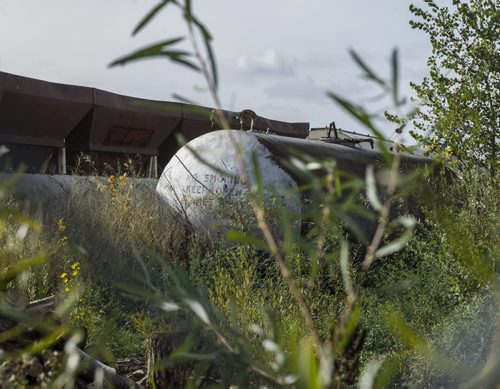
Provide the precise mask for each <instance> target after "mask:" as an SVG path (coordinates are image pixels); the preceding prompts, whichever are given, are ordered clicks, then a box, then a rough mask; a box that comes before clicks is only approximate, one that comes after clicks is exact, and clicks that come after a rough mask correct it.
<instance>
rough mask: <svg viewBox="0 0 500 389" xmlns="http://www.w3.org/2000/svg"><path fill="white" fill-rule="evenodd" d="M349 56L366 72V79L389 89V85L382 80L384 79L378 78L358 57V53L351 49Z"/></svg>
mask: <svg viewBox="0 0 500 389" xmlns="http://www.w3.org/2000/svg"><path fill="white" fill-rule="evenodd" d="M349 54H350V55H351V57H352V59H353V60H354V62H356V63H357V64H358V66H359V67H360V68H361V69H363V71H364V72H365V77H366V78H368V79H370V80H373V81H375V82H376V83H377V84H379V85H380V86H382V88H384V89H388V88H387V84H386V83H385V81H384V80H382V78H380V77H379V76H377V75H376V74H375V72H374V71H373V70H371V69H370V67H369V66H368V65H367V64H366V63H365V62H364V61H363V60H362V59H361V57H360V56H359V55H358V53H356V52H355V51H354V50H353V49H349Z"/></svg>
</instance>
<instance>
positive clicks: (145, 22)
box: [132, 0, 172, 36]
mask: <svg viewBox="0 0 500 389" xmlns="http://www.w3.org/2000/svg"><path fill="white" fill-rule="evenodd" d="M169 3H172V0H163V1H161V2H160V3H159V4H157V5H156V6H155V7H153V9H151V11H149V12H148V13H147V14H146V16H144V18H142V20H141V21H140V22H139V23H138V24H137V26H136V27H135V28H134V31H133V32H132V36H134V35H136V34H137V33H138V32H139V31H141V30H142V29H143V28H144V27H146V26H147V25H148V24H149V22H150V21H151V20H152V19H153V18H154V17H155V16H156V15H157V14H158V13H159V12H160V11H161V10H162V9H163V8H165V6H167V5H168V4H169Z"/></svg>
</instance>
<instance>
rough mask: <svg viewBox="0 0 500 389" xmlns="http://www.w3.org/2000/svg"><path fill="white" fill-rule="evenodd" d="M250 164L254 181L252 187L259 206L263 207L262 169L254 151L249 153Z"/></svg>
mask: <svg viewBox="0 0 500 389" xmlns="http://www.w3.org/2000/svg"><path fill="white" fill-rule="evenodd" d="M250 164H251V167H252V176H253V179H254V183H253V185H252V189H253V191H254V192H255V194H256V195H257V202H258V204H259V207H262V208H263V207H264V180H263V179H262V171H261V169H260V166H259V161H258V159H257V155H256V153H255V152H252V154H251V155H250Z"/></svg>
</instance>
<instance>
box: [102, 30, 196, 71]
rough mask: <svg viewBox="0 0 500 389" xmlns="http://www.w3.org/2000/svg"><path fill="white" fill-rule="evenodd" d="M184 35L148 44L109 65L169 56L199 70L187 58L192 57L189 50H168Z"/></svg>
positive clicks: (181, 39) (174, 60)
mask: <svg viewBox="0 0 500 389" xmlns="http://www.w3.org/2000/svg"><path fill="white" fill-rule="evenodd" d="M183 40H184V38H183V37H177V38H172V39H168V40H166V41H162V42H159V43H155V44H153V45H151V46H148V47H146V48H143V49H139V50H137V51H134V52H132V53H131V54H128V55H126V56H124V57H121V58H118V59H117V60H115V61H113V62H112V63H111V64H109V67H113V66H117V65H126V64H127V63H129V62H133V61H137V60H142V59H146V58H159V57H167V58H169V59H170V60H172V61H173V62H178V63H181V64H183V65H185V66H187V67H189V68H191V69H193V70H196V71H199V70H200V69H199V67H198V66H197V65H195V64H194V63H192V62H191V61H189V60H187V59H186V58H187V57H190V56H191V54H190V53H189V52H187V51H182V50H167V49H166V48H167V47H169V46H173V45H175V44H177V43H179V42H181V41H183Z"/></svg>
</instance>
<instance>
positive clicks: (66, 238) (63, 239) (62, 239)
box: [59, 235, 68, 242]
mask: <svg viewBox="0 0 500 389" xmlns="http://www.w3.org/2000/svg"><path fill="white" fill-rule="evenodd" d="M59 240H60V241H61V242H66V241H67V240H68V237H67V236H66V235H64V236H63V237H62V238H61V239H59Z"/></svg>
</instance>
